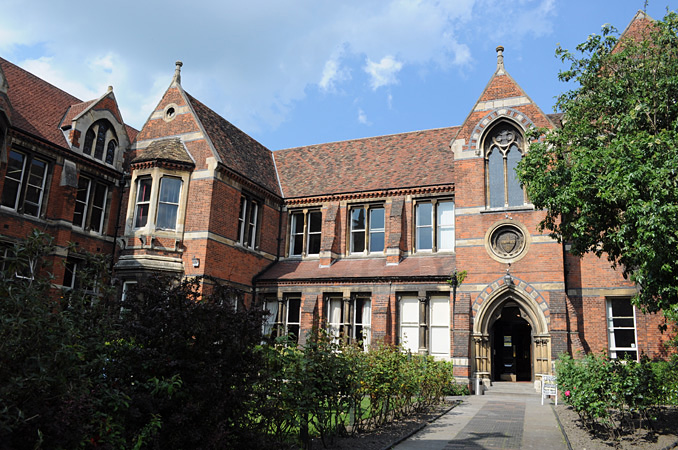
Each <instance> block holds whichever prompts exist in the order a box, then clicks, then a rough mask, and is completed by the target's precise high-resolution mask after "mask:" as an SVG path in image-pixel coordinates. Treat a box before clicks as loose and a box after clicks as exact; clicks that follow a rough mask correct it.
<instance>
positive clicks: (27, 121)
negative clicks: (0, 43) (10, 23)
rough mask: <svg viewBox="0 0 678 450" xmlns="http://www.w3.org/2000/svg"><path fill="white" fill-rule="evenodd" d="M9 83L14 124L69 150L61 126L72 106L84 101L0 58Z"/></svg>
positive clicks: (0, 64)
mask: <svg viewBox="0 0 678 450" xmlns="http://www.w3.org/2000/svg"><path fill="white" fill-rule="evenodd" d="M0 66H2V70H3V72H4V73H5V77H6V78H7V82H8V83H9V89H8V92H7V93H8V96H9V100H10V102H11V104H12V110H13V111H12V125H13V126H14V127H16V128H19V129H22V130H24V131H25V132H27V133H30V134H33V135H35V136H38V137H40V138H42V139H45V140H47V141H49V142H52V143H53V144H55V145H58V146H60V147H68V143H67V142H66V138H65V137H64V134H63V133H62V131H61V130H60V129H59V124H60V123H61V120H62V119H63V117H64V114H65V113H66V111H68V108H69V107H70V106H71V105H74V104H77V103H81V100H79V99H78V98H76V97H74V96H72V95H71V94H68V93H66V92H64V91H62V90H61V89H59V88H57V87H56V86H53V85H51V84H49V83H48V82H46V81H45V80H43V79H41V78H38V77H37V76H35V75H33V74H32V73H30V72H27V71H25V70H24V69H22V68H20V67H18V66H15V65H14V64H12V63H11V62H9V61H7V60H5V59H3V58H0Z"/></svg>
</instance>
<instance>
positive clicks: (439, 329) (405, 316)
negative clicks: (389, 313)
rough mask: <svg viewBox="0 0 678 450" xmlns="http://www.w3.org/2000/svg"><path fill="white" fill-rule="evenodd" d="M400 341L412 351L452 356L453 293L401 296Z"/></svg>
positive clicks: (445, 357) (399, 306)
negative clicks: (451, 315)
mask: <svg viewBox="0 0 678 450" xmlns="http://www.w3.org/2000/svg"><path fill="white" fill-rule="evenodd" d="M398 313H399V317H400V318H399V325H400V332H399V339H400V345H401V346H402V347H403V349H405V350H409V351H411V352H412V353H423V354H428V355H432V356H434V357H435V358H437V359H445V360H447V359H449V358H450V296H449V294H431V295H427V296H424V297H418V296H417V295H413V294H402V295H399V296H398Z"/></svg>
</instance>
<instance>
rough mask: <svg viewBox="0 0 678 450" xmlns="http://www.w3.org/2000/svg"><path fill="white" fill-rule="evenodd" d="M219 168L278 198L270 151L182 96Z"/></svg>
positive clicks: (224, 120)
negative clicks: (192, 110) (223, 167)
mask: <svg viewBox="0 0 678 450" xmlns="http://www.w3.org/2000/svg"><path fill="white" fill-rule="evenodd" d="M186 96H187V97H188V99H189V101H190V102H191V105H192V106H193V109H194V110H195V112H196V114H197V116H198V119H199V120H200V122H201V123H202V126H203V127H204V128H205V131H206V132H207V135H208V136H209V138H210V140H211V141H212V143H213V144H214V147H215V149H216V151H217V153H218V154H219V158H221V161H222V162H223V164H224V165H225V166H226V167H228V168H229V169H231V170H233V171H234V172H236V173H238V174H240V175H242V176H244V177H245V178H247V179H249V180H251V181H253V182H254V183H256V184H258V185H259V186H261V187H263V188H265V189H266V190H268V191H269V192H272V193H274V194H276V195H281V193H280V186H279V185H278V178H277V176H276V173H275V166H274V163H273V157H272V156H271V151H270V150H269V149H267V148H266V147H264V146H263V145H262V144H260V143H259V142H257V141H256V140H255V139H254V138H252V137H251V136H249V135H248V134H247V133H245V132H243V131H242V130H240V129H239V128H238V127H236V126H235V125H233V124H232V123H230V122H229V121H227V120H226V119H224V118H223V117H221V116H220V115H219V114H217V113H215V112H214V111H212V110H211V109H210V108H208V107H207V106H205V105H203V104H202V103H200V102H199V101H198V100H196V99H195V98H194V97H192V96H191V95H189V94H188V93H186Z"/></svg>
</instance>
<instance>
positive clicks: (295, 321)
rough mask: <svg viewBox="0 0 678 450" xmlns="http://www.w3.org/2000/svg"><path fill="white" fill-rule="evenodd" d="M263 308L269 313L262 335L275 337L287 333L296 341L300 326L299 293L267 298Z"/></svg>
mask: <svg viewBox="0 0 678 450" xmlns="http://www.w3.org/2000/svg"><path fill="white" fill-rule="evenodd" d="M264 309H265V310H266V311H268V312H269V313H270V314H269V316H268V317H267V319H266V322H265V323H264V336H270V337H272V338H276V337H279V336H284V335H288V336H290V337H291V338H292V339H293V340H294V341H295V342H298V339H299V331H300V327H301V295H299V294H286V295H284V296H283V297H282V298H267V299H266V300H265V302H264Z"/></svg>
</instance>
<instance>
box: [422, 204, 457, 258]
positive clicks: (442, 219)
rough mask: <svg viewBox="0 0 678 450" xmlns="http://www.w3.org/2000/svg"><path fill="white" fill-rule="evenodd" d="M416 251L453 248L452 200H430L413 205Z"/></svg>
mask: <svg viewBox="0 0 678 450" xmlns="http://www.w3.org/2000/svg"><path fill="white" fill-rule="evenodd" d="M414 245H415V249H416V251H418V252H419V251H434V252H435V251H445V250H454V202H453V201H452V200H431V201H421V202H417V203H416V205H415V236H414Z"/></svg>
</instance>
